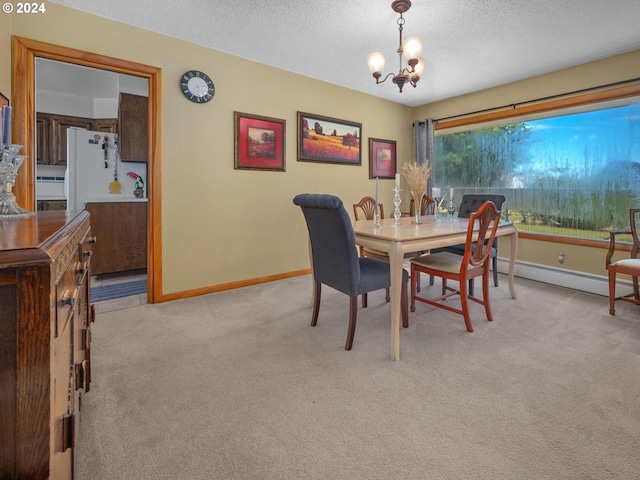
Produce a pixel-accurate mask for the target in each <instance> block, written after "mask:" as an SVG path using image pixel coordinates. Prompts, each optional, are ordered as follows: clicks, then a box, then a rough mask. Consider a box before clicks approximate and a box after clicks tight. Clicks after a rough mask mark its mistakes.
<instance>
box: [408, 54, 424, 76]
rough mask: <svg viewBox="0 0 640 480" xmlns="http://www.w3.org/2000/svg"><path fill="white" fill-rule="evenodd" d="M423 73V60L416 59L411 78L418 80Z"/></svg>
mask: <svg viewBox="0 0 640 480" xmlns="http://www.w3.org/2000/svg"><path fill="white" fill-rule="evenodd" d="M423 73H424V58H422V57H420V58H419V59H418V63H417V64H416V66H415V67H414V71H413V73H412V74H411V78H413V77H418V78H420V77H421V76H422V74H423Z"/></svg>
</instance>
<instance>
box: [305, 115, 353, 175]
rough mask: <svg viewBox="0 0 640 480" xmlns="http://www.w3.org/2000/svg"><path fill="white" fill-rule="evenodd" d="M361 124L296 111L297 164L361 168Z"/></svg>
mask: <svg viewBox="0 0 640 480" xmlns="http://www.w3.org/2000/svg"><path fill="white" fill-rule="evenodd" d="M361 138H362V124H361V123H355V122H348V121H345V120H338V119H337V118H330V117H323V116H320V115H313V114H311V113H302V112H298V161H299V162H321V163H340V164H344V165H362V149H361V148H360V139H361Z"/></svg>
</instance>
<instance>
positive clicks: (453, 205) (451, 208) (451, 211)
mask: <svg viewBox="0 0 640 480" xmlns="http://www.w3.org/2000/svg"><path fill="white" fill-rule="evenodd" d="M456 208H458V205H456V203H455V202H454V201H453V199H452V200H449V204H448V205H447V212H449V221H450V222H454V221H455V218H453V214H454V213H455V212H456Z"/></svg>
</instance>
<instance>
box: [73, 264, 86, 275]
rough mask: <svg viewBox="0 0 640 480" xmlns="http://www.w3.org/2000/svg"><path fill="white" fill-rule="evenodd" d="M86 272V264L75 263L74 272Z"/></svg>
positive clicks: (80, 273)
mask: <svg viewBox="0 0 640 480" xmlns="http://www.w3.org/2000/svg"><path fill="white" fill-rule="evenodd" d="M86 272H87V264H86V263H80V262H78V263H77V264H76V273H77V274H78V275H83V274H85V273H86Z"/></svg>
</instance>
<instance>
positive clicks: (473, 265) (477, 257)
mask: <svg viewBox="0 0 640 480" xmlns="http://www.w3.org/2000/svg"><path fill="white" fill-rule="evenodd" d="M499 223H500V212H499V211H498V209H497V208H496V205H495V204H494V203H493V202H484V203H483V204H482V205H481V206H480V207H479V208H478V209H477V210H476V211H475V212H473V213H472V214H471V215H470V216H469V225H468V227H467V237H466V241H465V243H464V245H465V250H464V255H462V256H460V255H458V254H456V253H452V252H440V253H432V254H431V255H424V256H421V257H417V258H414V259H412V260H411V274H410V276H411V311H412V312H415V310H416V300H417V301H419V302H423V303H427V304H429V305H433V306H435V307H438V308H443V309H445V310H449V311H450V312H454V313H459V314H461V315H462V316H463V317H464V323H465V325H466V327H467V331H469V332H473V327H472V326H471V318H470V315H469V303H468V301H469V300H471V301H474V302H476V303H479V304H480V305H483V306H484V310H485V313H486V315H487V320H488V321H492V320H493V317H492V315H491V306H490V304H489V266H490V264H491V248H492V246H493V242H494V240H495V237H496V231H497V229H498V224H499ZM474 227H477V233H478V240H477V241H474V239H473V236H474ZM417 272H422V273H426V274H429V275H433V276H435V277H440V278H442V295H441V296H439V297H437V298H433V299H429V298H426V297H418V296H417V294H416V285H415V278H416V277H415V273H417ZM478 277H481V278H482V299H480V298H477V297H474V296H473V295H471V294H469V292H468V290H467V288H468V286H467V285H468V281H469V280H471V279H474V278H478ZM448 280H453V281H457V282H458V284H459V285H458V289H455V288H453V287H451V286H450V285H448V284H447V281H448ZM454 295H458V296H459V297H460V304H461V307H460V308H456V307H454V306H452V305H450V304H447V303H445V302H444V301H445V300H446V299H448V298H449V297H452V296H454Z"/></svg>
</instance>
